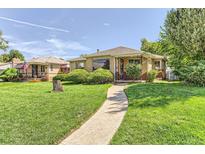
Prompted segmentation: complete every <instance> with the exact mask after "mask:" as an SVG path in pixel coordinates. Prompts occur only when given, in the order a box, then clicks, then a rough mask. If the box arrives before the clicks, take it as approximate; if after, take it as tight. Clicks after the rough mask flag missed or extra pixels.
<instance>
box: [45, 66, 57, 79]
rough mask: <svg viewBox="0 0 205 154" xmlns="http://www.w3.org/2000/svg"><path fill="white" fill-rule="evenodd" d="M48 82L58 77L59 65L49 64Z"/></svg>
mask: <svg viewBox="0 0 205 154" xmlns="http://www.w3.org/2000/svg"><path fill="white" fill-rule="evenodd" d="M51 65H52V66H53V70H51ZM47 72H48V80H49V81H51V80H52V79H53V77H54V76H56V75H57V74H58V73H59V72H60V65H59V64H49V65H48V71H47Z"/></svg>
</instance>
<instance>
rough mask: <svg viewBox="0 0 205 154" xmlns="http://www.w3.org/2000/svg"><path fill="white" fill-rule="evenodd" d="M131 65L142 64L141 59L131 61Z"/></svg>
mask: <svg viewBox="0 0 205 154" xmlns="http://www.w3.org/2000/svg"><path fill="white" fill-rule="evenodd" d="M129 63H130V64H140V63H141V62H140V59H129Z"/></svg>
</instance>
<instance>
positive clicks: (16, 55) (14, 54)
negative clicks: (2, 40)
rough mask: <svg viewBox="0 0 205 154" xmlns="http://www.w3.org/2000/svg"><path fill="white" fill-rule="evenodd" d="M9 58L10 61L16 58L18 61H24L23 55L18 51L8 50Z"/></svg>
mask: <svg viewBox="0 0 205 154" xmlns="http://www.w3.org/2000/svg"><path fill="white" fill-rule="evenodd" d="M9 57H10V59H9V60H10V61H11V60H12V59H13V58H18V59H20V60H22V61H23V60H24V56H23V54H22V53H21V52H20V51H19V50H10V51H9Z"/></svg>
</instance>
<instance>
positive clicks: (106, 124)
mask: <svg viewBox="0 0 205 154" xmlns="http://www.w3.org/2000/svg"><path fill="white" fill-rule="evenodd" d="M125 85H126V84H117V85H113V86H112V87H110V88H109V89H108V94H107V100H106V101H105V102H104V104H103V105H102V107H101V108H100V109H99V110H98V111H97V112H96V113H95V114H94V115H93V116H92V117H91V118H90V119H89V120H88V121H87V122H85V123H84V124H83V125H82V126H81V127H80V128H79V129H77V130H76V131H74V132H73V133H72V134H71V135H70V136H68V137H67V138H66V139H64V140H63V141H62V142H61V143H60V144H63V145H66V144H87V145H88V144H109V142H110V140H111V139H112V137H113V135H114V134H115V132H116V131H117V129H118V127H119V126H120V123H121V122H122V119H123V117H124V115H125V113H126V111H127V107H128V101H127V97H126V95H125V93H124V88H125Z"/></svg>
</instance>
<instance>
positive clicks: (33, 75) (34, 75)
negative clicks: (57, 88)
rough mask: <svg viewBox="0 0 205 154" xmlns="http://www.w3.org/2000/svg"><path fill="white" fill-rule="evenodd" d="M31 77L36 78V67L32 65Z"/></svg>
mask: <svg viewBox="0 0 205 154" xmlns="http://www.w3.org/2000/svg"><path fill="white" fill-rule="evenodd" d="M32 77H33V78H34V77H38V65H32Z"/></svg>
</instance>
